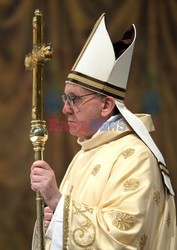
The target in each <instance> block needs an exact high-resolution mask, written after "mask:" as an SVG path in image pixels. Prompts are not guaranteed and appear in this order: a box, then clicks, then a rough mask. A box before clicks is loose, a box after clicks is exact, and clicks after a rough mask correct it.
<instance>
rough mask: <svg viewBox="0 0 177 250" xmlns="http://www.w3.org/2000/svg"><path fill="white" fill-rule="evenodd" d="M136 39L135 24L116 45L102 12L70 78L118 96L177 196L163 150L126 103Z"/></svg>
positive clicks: (120, 107) (122, 109)
mask: <svg viewBox="0 0 177 250" xmlns="http://www.w3.org/2000/svg"><path fill="white" fill-rule="evenodd" d="M135 39H136V28H135V25H134V24H132V26H131V27H130V29H129V30H127V31H126V32H125V34H124V35H123V38H122V39H121V40H120V41H118V42H116V43H114V44H113V43H112V41H111V39H110V36H109V34H108V31H107V28H106V23H105V14H102V15H101V16H100V18H99V19H98V20H97V22H96V24H95V26H94V27H93V30H92V32H91V34H90V36H89V37H88V39H87V41H86V43H85V45H84V47H83V49H82V50H81V53H80V54H79V56H78V58H77V60H76V62H75V64H74V66H73V68H72V70H71V71H70V73H69V75H68V77H67V80H66V81H67V82H71V83H73V84H76V85H79V86H81V87H84V88H87V89H89V90H91V91H94V92H97V93H101V94H104V95H109V96H113V97H114V98H115V103H116V106H117V108H118V110H119V112H120V113H121V114H122V116H123V117H124V119H125V120H126V122H127V123H128V124H129V125H130V126H131V127H132V129H133V130H134V131H135V133H136V134H137V135H138V136H139V137H140V139H141V140H142V141H143V142H144V143H145V144H146V145H147V147H148V148H149V149H150V150H151V152H152V153H153V154H154V156H155V157H156V159H157V161H158V162H159V168H160V171H161V173H162V176H163V181H164V184H165V186H166V187H167V189H168V191H169V192H170V194H172V195H174V191H173V188H172V185H171V181H170V178H169V173H168V169H167V168H166V163H165V160H164V158H163V156H162V154H161V152H160V151H159V149H158V148H157V146H156V144H155V143H154V141H153V139H152V137H151V136H150V134H149V132H148V130H147V129H146V127H145V125H144V124H143V122H142V121H141V120H140V119H139V118H138V117H137V116H136V115H135V114H133V113H132V112H130V110H128V109H127V108H126V106H125V104H124V98H125V93H126V88H127V82H128V76H129V71H130V65H131V60H132V54H133V50H134V44H135Z"/></svg>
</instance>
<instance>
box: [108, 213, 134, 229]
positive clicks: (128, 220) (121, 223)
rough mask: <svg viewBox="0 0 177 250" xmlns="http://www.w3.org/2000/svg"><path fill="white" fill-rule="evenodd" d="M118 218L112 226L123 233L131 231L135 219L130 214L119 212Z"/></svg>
mask: <svg viewBox="0 0 177 250" xmlns="http://www.w3.org/2000/svg"><path fill="white" fill-rule="evenodd" d="M115 215H116V218H115V219H114V220H113V221H112V225H113V226H115V227H117V228H118V229H120V230H122V231H127V230H129V229H131V228H132V227H133V225H134V220H133V217H132V216H131V215H130V214H127V213H123V212H117V213H116V214H115Z"/></svg>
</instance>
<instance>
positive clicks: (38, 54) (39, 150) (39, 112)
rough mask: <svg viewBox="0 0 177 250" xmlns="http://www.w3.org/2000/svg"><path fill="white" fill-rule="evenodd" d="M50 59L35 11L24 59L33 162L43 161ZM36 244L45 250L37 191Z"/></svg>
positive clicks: (41, 201)
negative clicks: (29, 86) (29, 84)
mask: <svg viewBox="0 0 177 250" xmlns="http://www.w3.org/2000/svg"><path fill="white" fill-rule="evenodd" d="M51 57H52V48H51V46H50V45H48V46H46V45H45V44H44V43H43V15H42V13H41V12H40V11H39V10H35V12H34V17H33V50H32V53H31V54H29V55H27V56H26V57H25V67H26V69H32V70H33V91H32V121H31V131H30V140H31V142H32V144H33V149H34V158H35V160H36V161H37V160H43V151H44V145H45V142H46V141H47V138H48V132H47V129H46V122H45V121H44V108H43V103H44V100H43V99H44V96H43V66H44V62H45V61H48V60H50V58H51ZM36 212H37V244H38V250H44V249H45V242H44V222H43V221H44V220H43V218H44V202H43V198H42V196H41V194H40V192H39V191H36Z"/></svg>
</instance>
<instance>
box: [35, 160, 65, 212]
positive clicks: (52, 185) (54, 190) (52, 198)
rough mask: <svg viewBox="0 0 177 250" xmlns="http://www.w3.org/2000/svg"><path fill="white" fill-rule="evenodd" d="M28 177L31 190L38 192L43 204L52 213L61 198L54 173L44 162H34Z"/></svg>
mask: <svg viewBox="0 0 177 250" xmlns="http://www.w3.org/2000/svg"><path fill="white" fill-rule="evenodd" d="M30 177H31V188H32V190H33V191H37V190H38V191H40V193H41V194H42V196H43V198H44V200H45V203H46V204H47V205H48V206H49V208H50V209H51V210H52V211H54V210H55V208H56V206H57V204H58V202H59V200H60V198H61V194H60V192H59V191H58V187H57V183H56V178H55V174H54V171H53V170H52V169H51V167H50V166H49V165H48V164H47V163H46V162H45V161H35V162H34V163H33V165H32V166H31V175H30Z"/></svg>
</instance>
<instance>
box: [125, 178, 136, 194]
mask: <svg viewBox="0 0 177 250" xmlns="http://www.w3.org/2000/svg"><path fill="white" fill-rule="evenodd" d="M138 187H139V181H138V180H137V179H134V178H132V179H129V180H127V181H126V182H125V183H124V190H125V191H133V190H136V189H137V188H138Z"/></svg>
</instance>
